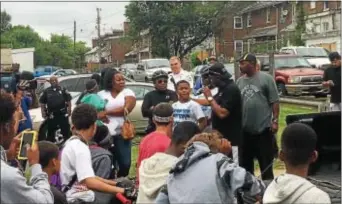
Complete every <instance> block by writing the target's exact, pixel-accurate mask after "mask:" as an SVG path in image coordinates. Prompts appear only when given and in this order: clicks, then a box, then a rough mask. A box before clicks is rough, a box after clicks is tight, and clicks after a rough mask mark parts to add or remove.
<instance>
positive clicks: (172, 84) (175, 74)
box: [167, 56, 194, 91]
mask: <svg viewBox="0 0 342 204" xmlns="http://www.w3.org/2000/svg"><path fill="white" fill-rule="evenodd" d="M170 66H171V71H172V73H170V74H169V80H168V83H167V89H169V90H172V91H175V90H176V84H177V82H179V81H181V80H185V81H187V82H189V84H190V88H192V87H193V85H194V82H193V79H192V76H191V74H190V72H188V71H185V70H184V69H183V68H182V64H181V61H180V59H179V58H178V57H176V56H173V57H171V58H170Z"/></svg>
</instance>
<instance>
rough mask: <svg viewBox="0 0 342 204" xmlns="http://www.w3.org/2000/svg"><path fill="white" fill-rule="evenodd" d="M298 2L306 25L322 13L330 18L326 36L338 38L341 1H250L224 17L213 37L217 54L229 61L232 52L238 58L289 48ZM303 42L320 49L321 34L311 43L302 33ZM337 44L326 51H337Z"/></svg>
mask: <svg viewBox="0 0 342 204" xmlns="http://www.w3.org/2000/svg"><path fill="white" fill-rule="evenodd" d="M298 3H301V4H302V6H303V9H304V13H305V15H306V18H307V19H309V20H306V23H307V24H308V22H311V20H310V19H311V18H312V19H322V18H321V16H322V13H324V12H325V13H329V15H328V14H324V15H323V16H333V17H329V18H330V20H329V19H328V20H326V21H328V22H329V29H330V30H329V35H336V36H337V34H338V33H339V34H338V36H340V30H341V29H340V24H341V23H340V21H337V20H336V19H337V18H339V15H340V14H339V15H338V12H339V13H340V10H341V9H340V8H341V2H340V1H311V2H310V1H308V2H297V1H269V2H266V1H262V2H251V4H250V5H249V6H246V7H245V8H244V9H242V10H241V11H239V12H236V13H235V14H230V15H228V16H227V17H226V18H225V20H224V23H223V24H222V26H223V28H222V29H221V30H222V31H221V33H219V34H217V35H216V36H215V37H216V38H215V49H216V54H217V55H218V56H221V57H224V58H226V59H232V58H233V57H234V55H235V53H236V54H237V55H241V54H242V53H246V52H266V51H270V50H279V49H280V48H281V47H282V46H290V45H291V36H293V33H294V31H295V28H296V20H297V14H298V11H297V10H298ZM336 13H337V14H336ZM333 14H334V15H333ZM321 21H322V20H321ZM314 22H317V20H314ZM324 22H325V21H324ZM324 22H323V21H322V22H321V24H320V26H321V25H325V24H324ZM337 24H339V25H337ZM325 26H326V25H325ZM306 27H308V25H306ZM315 29H316V28H315ZM317 30H318V28H317ZM306 31H308V29H306ZM330 31H331V32H330ZM326 33H328V32H326ZM315 34H317V33H315ZM311 35H313V34H311ZM336 36H335V37H336ZM302 39H304V40H307V45H316V46H322V42H321V43H320V35H317V36H316V38H315V39H317V40H316V41H313V40H312V42H311V41H310V40H311V39H312V36H310V35H309V33H306V32H305V33H304V34H303V37H302ZM336 41H337V40H336ZM339 44H340V42H339V41H338V42H336V48H334V46H330V47H329V48H328V49H329V50H334V49H337V48H339ZM326 47H327V46H326Z"/></svg>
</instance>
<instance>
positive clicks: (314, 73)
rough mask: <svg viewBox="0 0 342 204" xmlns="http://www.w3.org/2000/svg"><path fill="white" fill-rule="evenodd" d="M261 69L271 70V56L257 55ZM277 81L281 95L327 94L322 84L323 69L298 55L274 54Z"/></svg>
mask: <svg viewBox="0 0 342 204" xmlns="http://www.w3.org/2000/svg"><path fill="white" fill-rule="evenodd" d="M256 57H257V59H259V60H260V68H261V71H264V72H269V68H270V66H269V56H268V55H257V56H256ZM274 66H275V72H274V73H275V81H276V83H277V88H278V93H279V95H296V96H298V95H314V96H321V95H326V94H327V93H328V90H327V89H326V88H324V87H323V86H322V82H323V71H322V70H318V69H316V68H312V67H311V65H310V63H309V62H308V61H307V60H306V59H305V58H303V57H301V56H297V55H287V54H277V55H274Z"/></svg>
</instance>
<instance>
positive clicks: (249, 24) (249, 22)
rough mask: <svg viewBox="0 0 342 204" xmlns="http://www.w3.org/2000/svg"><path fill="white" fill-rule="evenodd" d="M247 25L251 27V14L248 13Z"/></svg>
mask: <svg viewBox="0 0 342 204" xmlns="http://www.w3.org/2000/svg"><path fill="white" fill-rule="evenodd" d="M247 27H252V14H251V13H249V14H248V16H247Z"/></svg>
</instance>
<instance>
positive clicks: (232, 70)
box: [224, 63, 235, 75]
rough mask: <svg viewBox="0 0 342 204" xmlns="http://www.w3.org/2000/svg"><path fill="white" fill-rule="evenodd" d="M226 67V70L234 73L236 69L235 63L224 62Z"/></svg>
mask: <svg viewBox="0 0 342 204" xmlns="http://www.w3.org/2000/svg"><path fill="white" fill-rule="evenodd" d="M224 67H225V68H226V70H227V71H228V72H229V74H231V75H234V73H235V70H234V64H233V63H231V64H224Z"/></svg>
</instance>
